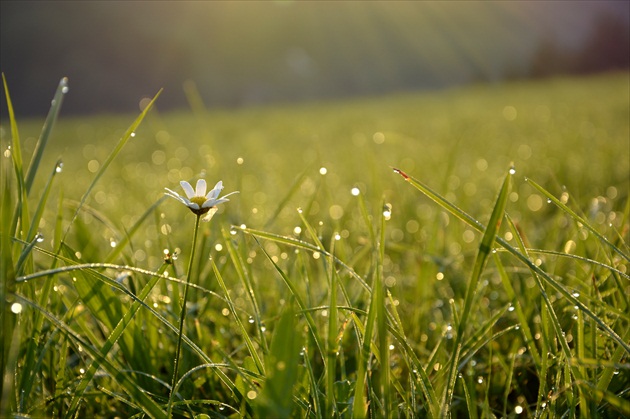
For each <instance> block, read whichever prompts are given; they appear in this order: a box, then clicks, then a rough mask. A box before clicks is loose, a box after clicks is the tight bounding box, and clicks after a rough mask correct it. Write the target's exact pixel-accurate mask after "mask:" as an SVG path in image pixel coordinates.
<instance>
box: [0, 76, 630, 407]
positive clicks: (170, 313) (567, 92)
mask: <svg viewBox="0 0 630 419" xmlns="http://www.w3.org/2000/svg"><path fill="white" fill-rule="evenodd" d="M9 87H10V86H9ZM70 87H71V86H70ZM628 87H629V86H628V74H627V73H626V74H611V75H605V76H600V77H592V78H581V79H552V80H546V81H539V82H521V83H513V84H509V85H503V86H473V87H467V88H460V89H453V90H449V91H444V92H435V93H428V94H400V95H395V96H388V97H381V98H365V99H362V100H357V101H352V102H331V103H318V104H302V105H295V106H289V105H286V106H276V107H265V108H248V109H242V110H231V111H228V110H224V111H216V110H215V111H210V112H201V111H198V113H196V114H192V113H188V112H182V113H169V114H161V113H159V100H158V101H157V103H156V106H157V109H153V110H151V111H150V112H149V113H148V114H147V115H146V116H145V117H144V119H143V120H142V118H139V120H141V121H142V123H141V125H140V126H139V127H138V128H137V129H135V128H134V129H133V136H131V135H130V132H125V130H126V129H127V127H129V125H130V124H131V123H132V121H133V120H134V119H135V116H127V115H120V116H117V115H113V116H100V117H90V118H78V119H77V118H64V117H63V112H62V113H61V115H62V116H61V118H60V119H59V120H57V122H56V125H55V127H54V131H53V132H52V134H51V135H50V136H49V137H48V142H47V148H46V152H45V153H44V154H43V155H42V158H41V160H38V161H37V165H38V166H41V167H40V171H39V175H38V176H37V177H35V178H34V183H33V189H32V192H31V195H30V199H29V200H28V203H29V205H28V206H27V214H26V215H25V216H23V217H22V218H24V219H25V220H30V219H31V218H32V217H35V218H33V219H35V220H37V219H39V218H40V216H41V220H40V221H39V226H38V227H39V228H38V229H36V230H33V232H35V231H37V232H39V233H40V234H41V236H43V240H41V239H40V240H41V241H33V242H32V244H30V245H29V244H25V243H24V242H22V241H20V240H25V241H26V243H28V242H29V240H27V239H26V238H23V237H26V236H22V235H19V236H18V235H17V233H16V235H15V236H12V237H10V238H7V237H6V231H5V226H10V225H11V222H12V220H13V218H14V213H13V212H11V211H12V208H13V207H14V205H15V202H17V199H18V196H17V191H18V187H17V182H16V179H15V176H18V177H19V175H17V174H16V175H13V174H12V173H13V168H12V164H11V160H10V159H9V158H7V157H4V156H2V158H3V167H2V170H3V176H4V178H3V185H2V187H3V188H4V189H3V204H2V205H3V207H2V208H3V213H2V217H3V222H2V226H3V236H2V239H3V240H2V244H3V251H2V255H3V256H2V261H3V264H4V265H3V269H4V267H5V266H6V267H7V269H6V270H3V273H6V278H3V281H5V282H3V287H4V286H5V285H6V284H9V282H10V281H9V282H6V281H7V279H9V277H11V278H13V277H14V275H15V272H11V269H10V267H11V266H13V265H12V264H13V263H14V262H17V261H18V260H19V259H20V255H25V258H24V259H23V260H24V263H22V264H21V266H22V267H23V268H22V269H21V272H20V273H18V276H19V275H22V277H20V278H18V281H17V284H13V283H12V282H11V283H10V284H9V285H11V286H10V287H8V288H6V290H5V291H6V295H7V297H6V298H7V301H11V302H12V301H14V300H15V299H16V298H17V300H18V301H20V302H21V303H22V305H23V306H24V308H23V311H22V312H21V313H20V314H19V315H17V316H16V315H15V314H13V313H10V312H9V311H6V312H5V313H4V314H3V316H4V320H7V321H8V320H11V319H13V320H11V321H16V323H15V324H16V325H17V326H16V328H15V330H16V332H15V333H13V335H12V337H11V338H9V336H7V335H6V332H5V339H9V340H8V341H10V342H13V346H11V345H8V344H7V345H5V348H6V351H5V357H4V358H3V366H7V368H3V371H4V372H5V374H9V378H11V377H12V375H11V374H14V373H13V372H12V369H11V365H13V366H14V367H15V371H16V372H15V383H18V384H17V385H18V388H12V390H11V391H12V392H13V393H9V395H5V394H4V393H3V399H2V400H3V410H2V412H0V413H3V412H9V411H11V412H19V413H27V414H41V413H46V414H49V415H53V416H63V415H65V414H67V413H71V412H72V411H73V408H74V407H75V406H78V407H79V409H82V410H80V412H81V413H82V414H86V415H107V414H109V413H107V412H109V411H110V409H113V410H114V411H117V412H118V413H119V414H124V415H132V414H136V413H138V412H144V414H147V415H150V416H158V417H159V416H160V415H162V414H164V412H165V411H166V403H167V400H168V394H169V392H168V386H169V385H170V384H168V382H169V381H170V378H171V375H172V364H173V357H174V353H175V342H176V336H177V329H176V328H177V319H178V318H179V304H177V301H179V299H180V294H179V292H178V287H177V286H178V284H179V286H182V285H181V284H183V282H184V281H185V280H186V278H185V271H186V263H187V260H188V258H187V257H188V255H189V254H190V251H191V249H190V238H191V231H192V227H193V225H194V215H193V214H191V213H190V212H189V211H188V209H187V208H185V207H184V206H182V205H180V204H178V203H176V201H174V200H164V199H163V192H164V187H168V188H171V189H177V188H179V186H178V182H179V181H180V180H189V181H190V180H194V179H196V178H198V177H200V176H201V177H205V178H206V179H207V180H208V182H210V183H211V184H213V182H215V181H217V180H219V179H221V180H223V182H224V184H225V186H226V191H227V192H230V191H232V190H239V191H240V194H239V195H235V196H232V197H230V198H231V201H230V202H229V203H227V204H225V205H223V206H221V207H220V209H219V211H218V213H217V214H216V215H215V216H214V218H213V219H212V221H211V222H210V223H209V224H205V223H204V224H202V226H201V230H200V240H198V248H197V258H196V261H195V267H194V269H193V271H194V272H197V273H198V274H196V275H195V276H194V277H193V278H191V280H192V283H191V286H192V288H191V291H190V295H189V296H188V306H187V307H188V309H189V314H188V317H187V322H186V325H185V327H184V333H185V335H186V336H185V339H184V345H183V346H182V350H183V352H182V355H183V356H182V360H181V365H180V371H181V372H182V374H183V378H182V380H181V382H180V383H179V387H178V390H179V392H180V396H181V401H176V403H175V411H176V412H178V414H187V413H188V414H189V415H192V414H193V412H194V413H202V412H206V413H211V414H212V415H215V416H217V415H229V414H232V413H234V412H239V413H240V414H242V415H257V414H258V415H263V414H265V415H268V414H271V413H270V412H274V411H275V412H278V414H279V415H293V416H296V417H306V416H309V417H328V416H331V415H334V416H342V417H349V416H351V415H354V416H361V415H363V414H365V413H368V414H372V415H377V416H391V417H396V416H399V415H401V416H407V417H413V416H420V417H424V416H427V415H439V414H440V412H442V413H445V412H450V413H452V415H453V416H459V415H462V414H467V415H470V416H471V417H474V416H477V415H478V416H481V417H485V416H487V415H489V414H494V415H498V416H502V415H503V416H505V415H515V414H519V412H521V413H522V414H527V415H538V416H543V417H544V416H550V417H553V416H556V415H565V414H569V415H570V414H573V413H574V412H579V413H580V414H585V415H604V414H606V413H610V412H616V413H619V412H621V413H622V414H630V413H629V410H630V407H629V406H628V404H627V402H625V401H624V398H626V397H627V388H628V383H629V381H630V378H629V377H630V374H629V371H628V367H627V360H628V348H627V342H628V338H629V337H630V336H629V335H628V323H629V322H630V319H629V316H628V314H627V313H628V297H627V294H628V292H629V291H630V290H629V286H628V281H629V279H628V271H627V269H628V256H627V255H628V253H629V252H628V212H629V204H628V188H629V184H628V182H629V180H628V179H629V175H630V155H629V154H630V151H629V149H628V147H629V143H628V141H629V138H630V130H629V126H630V122H629V118H628V110H629V107H630V104H629V97H628V96H629V95H628ZM17 122H18V123H19V129H20V130H19V132H20V138H21V154H22V156H23V159H22V160H23V161H25V162H28V161H29V159H30V156H31V154H32V153H33V151H34V149H35V148H36V144H37V143H38V142H37V138H38V137H39V133H40V131H41V127H42V124H43V121H31V120H29V121H17ZM2 130H3V131H2V152H3V155H4V154H6V155H7V156H10V153H8V152H7V147H8V145H9V142H8V141H9V138H11V137H12V136H11V134H10V128H9V126H8V125H6V124H5V123H4V121H3V125H2ZM126 136H129V139H128V141H126V142H125V143H124V148H122V149H120V150H118V149H116V148H115V147H116V144H117V142H118V139H120V138H125V137H126ZM40 143H41V141H40ZM118 144H120V143H118ZM27 157H28V158H27ZM114 157H115V159H113V158H114ZM59 158H61V159H62V161H63V170H62V171H61V172H59V171H54V173H55V178H54V182H52V181H51V180H50V179H51V178H49V177H47V176H49V173H47V171H48V168H51V169H54V168H55V167H57V166H56V165H57V161H58V159H59ZM112 159H113V160H112ZM105 162H108V163H107V164H108V165H109V166H108V167H107V170H106V171H103V172H102V176H101V177H100V179H98V182H94V181H95V177H96V176H97V174H100V173H101V172H100V171H101V169H102V167H103V164H105ZM512 164H513V165H514V167H515V173H514V174H513V175H510V176H508V178H511V180H509V182H508V183H506V184H504V187H503V188H502V184H503V182H504V179H506V175H507V172H508V169H509V168H510V167H511V165H512ZM392 167H395V168H396V169H397V170H398V172H399V173H400V174H403V175H404V177H402V178H401V177H400V176H398V175H397V174H396V173H394V172H393V171H392ZM23 172H25V170H23ZM526 178H528V179H529V180H526ZM405 179H406V180H407V182H405ZM420 180H421V181H420ZM410 183H411V185H410ZM92 184H93V189H92V190H91V191H90V192H89V194H87V196H86V200H85V202H84V204H83V205H82V208H81V209H80V210H79V212H78V217H77V218H76V220H75V221H72V220H73V214H74V213H75V212H76V211H77V208H78V207H79V206H80V202H81V200H82V197H83V195H84V194H85V193H86V191H88V188H90V187H91V185H92ZM5 185H6V186H5ZM499 190H502V191H503V193H502V194H501V195H500V197H501V198H500V199H499V200H497V195H498V193H499ZM44 192H46V194H44ZM42 197H45V198H42ZM426 197H429V198H430V199H427V198H426ZM432 200H433V201H435V202H433V201H432ZM39 202H45V203H46V205H44V206H43V207H42V211H41V214H39V213H38V211H36V208H37V207H38V205H37V204H38V203H39ZM384 204H387V205H386V207H385V210H384ZM503 205H505V213H506V217H507V218H506V219H504V220H503V222H501V223H500V225H499V222H500V221H501V219H502V218H503V217H502V216H501V214H502V213H503V210H502V208H503ZM298 208H299V210H298ZM493 208H499V210H497V212H495V214H496V215H495V218H491V213H492V212H493ZM20 211H22V209H20ZM29 211H30V212H29ZM6 217H9V218H10V219H9V220H8V221H7V220H6V219H5V218H6ZM18 218H19V217H18ZM20 219H21V218H20ZM497 220H499V222H498V221H497ZM487 223H491V226H492V227H493V228H492V229H488V230H486V229H485V225H486V224H487ZM494 228H496V237H495V234H494ZM66 230H67V231H68V234H67V236H65V239H64V240H65V244H64V246H62V248H61V250H62V251H61V252H59V253H57V250H58V248H59V245H60V236H61V235H60V232H65V231H66ZM483 231H486V232H487V233H488V234H486V236H485V237H484V239H483V240H482V237H483V234H482V232H483ZM33 237H34V236H33ZM33 237H31V239H30V240H31V241H32V240H34V239H33ZM11 240H12V243H11ZM7 243H11V244H10V245H9V244H7ZM6 246H10V247H11V249H10V250H9V251H8V252H7V251H6ZM29 246H30V247H29ZM164 249H169V251H170V253H169V255H172V254H173V252H177V253H178V254H180V255H181V257H180V258H179V259H176V260H174V261H173V262H174V263H173V264H172V265H169V266H168V268H166V266H165V265H164V264H163V262H164ZM493 249H497V250H498V251H497V252H496V253H490V252H491V251H492V250H493ZM9 255H12V258H11V257H10V256H9ZM26 256H28V259H26ZM486 260H487V264H486V263H483V262H485V261H486ZM27 261H28V263H26V262H27ZM170 261H171V259H169V262H170ZM476 261H477V262H476ZM76 263H80V264H84V265H82V267H81V268H80V269H77V270H72V271H66V270H63V269H65V268H63V266H71V265H73V264H76ZM89 263H92V265H88V264H89ZM55 266H61V267H60V268H57V269H53V268H54V267H55ZM49 268H50V269H52V270H51V272H50V274H49V275H47V276H44V277H38V276H37V275H39V274H38V273H41V272H43V271H45V270H47V269H49ZM143 269H144V270H145V271H143ZM165 269H166V270H165ZM151 272H153V273H151ZM162 272H167V273H168V278H163V277H159V280H158V281H155V278H158V277H156V276H155V275H163V274H162ZM152 278H153V279H152ZM148 281H150V282H149V283H150V284H151V285H150V286H148V285H146V284H147V282H148ZM42 284H48V285H49V286H50V285H52V286H53V289H52V290H51V292H50V298H43V297H42V295H43V294H42V292H43V291H42V290H43V289H45V288H42ZM331 287H332V288H331ZM9 288H10V289H9ZM14 288H15V289H14ZM151 288H153V290H152V291H150V290H151ZM90 289H93V290H101V291H99V292H98V293H90ZM14 293H15V294H16V296H15V297H14V296H13V295H14ZM94 294H96V295H94ZM44 296H46V295H44ZM5 306H6V310H9V308H10V304H5ZM36 306H39V308H37V307H36ZM128 307H131V310H130V311H126V310H127V308H128ZM38 310H40V311H38ZM38 312H41V313H42V314H41V315H42V316H43V319H44V320H43V323H42V325H41V326H38V325H37V324H34V323H33V319H35V318H36V317H37V314H36V313H38ZM123 313H128V314H127V315H126V316H125V315H124V314H123ZM235 316H237V317H238V319H236V318H235ZM118 321H121V322H122V323H118ZM278 325H282V329H279V328H278V327H276V326H278ZM11 330H14V329H13V327H11ZM33 332H35V335H36V336H35V337H34V338H35V339H36V340H37V342H38V344H37V345H33V344H32V343H29V342H33V341H29V338H28V336H32V333H33ZM29 333H30V334H31V335H29ZM115 336H118V337H120V341H118V337H115ZM280 342H287V343H286V346H285V347H283V346H282V344H281V343H280ZM29 345H30V346H29ZM86 346H88V347H89V350H87V349H86V348H85V347H86ZM29 347H30V348H32V349H31V351H34V352H32V353H31V355H28V353H26V352H25V351H26V349H25V348H29ZM300 347H301V348H302V349H301V350H300V349H299V348H300ZM136 350H137V351H141V352H142V354H140V353H136ZM11 351H13V352H11ZM296 351H297V352H299V353H297V354H296ZM12 354H13V355H12ZM12 357H13V358H12ZM12 359H13V360H14V361H13V362H14V364H11V362H10V361H11V360H12ZM93 360H96V361H97V362H98V364H92V362H93ZM296 363H297V364H296ZM99 364H100V366H101V369H97V368H96V367H97V365H99ZM90 365H92V368H91V369H90V368H89V366H90ZM25 366H26V367H28V368H29V371H28V372H25V371H24V367H25ZM114 371H118V373H114ZM25 374H29V375H25ZM86 375H87V376H89V375H93V378H91V380H87V379H85V376H86ZM333 375H334V376H333ZM24 377H27V378H28V377H32V381H29V380H31V378H29V380H26V379H25V378H24ZM5 378H6V376H5ZM10 381H11V380H9V382H10ZM23 382H27V383H29V386H30V388H29V397H28V398H27V399H21V398H20V397H19V390H20V389H19V386H20V385H21V384H19V383H23ZM5 383H7V381H5ZM7 385H8V384H5V387H3V389H6V388H11V386H9V387H7ZM129 386H135V387H137V389H136V391H133V389H132V390H130V387H129ZM287 386H288V387H287ZM283 388H292V389H293V393H292V394H290V392H289V390H287V393H286V394H279V393H278V392H279V391H280V389H283ZM140 389H141V390H142V394H141V392H140V391H138V390H140ZM144 391H146V392H147V393H144ZM11 394H16V395H17V396H12V395H11ZM291 395H292V396H293V398H291ZM147 396H148V397H147ZM77 397H78V398H80V400H81V402H80V403H79V404H76V403H78V402H79V399H77ZM175 400H178V399H175ZM288 400H291V402H288ZM69 407H72V409H70V410H68V408H69ZM366 409H369V410H366Z"/></svg>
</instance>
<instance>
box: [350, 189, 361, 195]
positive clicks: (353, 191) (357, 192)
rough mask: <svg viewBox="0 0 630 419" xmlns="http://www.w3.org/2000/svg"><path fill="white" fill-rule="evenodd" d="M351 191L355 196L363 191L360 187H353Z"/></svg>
mask: <svg viewBox="0 0 630 419" xmlns="http://www.w3.org/2000/svg"><path fill="white" fill-rule="evenodd" d="M350 193H351V194H352V195H354V196H359V194H360V193H361V191H360V190H359V188H352V189H351V190H350Z"/></svg>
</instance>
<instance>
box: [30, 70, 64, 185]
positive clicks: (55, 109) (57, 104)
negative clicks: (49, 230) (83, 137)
mask: <svg viewBox="0 0 630 419" xmlns="http://www.w3.org/2000/svg"><path fill="white" fill-rule="evenodd" d="M66 93H68V78H66V77H64V78H62V79H61V81H60V82H59V86H58V87H57V91H56V92H55V96H54V97H53V100H52V104H51V105H50V110H49V111H48V116H47V117H46V121H45V122H44V126H43V128H42V132H41V134H40V136H39V139H38V140H37V144H36V145H35V151H33V157H32V158H31V163H30V164H29V166H28V171H27V172H26V181H25V183H26V193H27V195H28V194H29V193H30V192H31V186H33V181H34V180H35V175H36V174H37V169H38V168H39V165H40V163H41V160H42V156H43V155H44V150H45V149H46V145H47V144H48V139H49V138H50V134H51V133H52V129H53V127H54V126H55V122H56V121H57V117H58V116H59V111H60V110H61V103H62V102H63V98H64V96H65V95H66Z"/></svg>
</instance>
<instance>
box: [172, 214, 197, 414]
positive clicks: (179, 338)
mask: <svg viewBox="0 0 630 419" xmlns="http://www.w3.org/2000/svg"><path fill="white" fill-rule="evenodd" d="M200 219H201V215H199V214H196V215H195V229H194V232H193V239H192V247H191V250H190V259H189V260H188V270H187V273H186V285H185V286H184V299H183V301H182V308H181V314H180V315H179V334H178V335H177V349H176V350H175V361H174V364H173V379H172V381H171V392H170V395H169V396H168V406H167V408H166V416H167V417H168V418H170V417H171V413H172V409H173V398H174V397H175V384H177V377H178V375H179V357H180V351H181V349H182V335H183V334H184V321H185V320H186V300H187V298H188V288H189V286H190V278H191V276H192V267H193V261H194V258H195V249H196V247H197V246H196V244H197V233H198V232H199V221H200Z"/></svg>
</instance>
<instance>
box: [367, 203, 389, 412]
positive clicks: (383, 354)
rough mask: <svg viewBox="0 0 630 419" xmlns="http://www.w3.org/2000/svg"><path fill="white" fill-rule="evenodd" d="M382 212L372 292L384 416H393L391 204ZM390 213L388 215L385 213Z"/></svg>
mask: <svg viewBox="0 0 630 419" xmlns="http://www.w3.org/2000/svg"><path fill="white" fill-rule="evenodd" d="M382 208H383V210H382V211H381V212H380V220H381V225H380V236H379V240H378V242H377V243H375V244H376V250H377V257H376V275H375V281H374V282H375V283H374V286H373V287H372V290H373V291H372V292H375V293H376V296H375V297H374V299H375V300H376V303H375V304H376V329H377V331H378V341H377V342H378V352H379V355H380V359H379V378H380V383H379V387H380V388H379V393H380V395H381V397H382V403H383V416H384V417H387V418H389V417H391V415H392V414H393V412H394V409H393V408H392V405H391V402H392V396H391V394H390V389H391V383H392V375H391V369H390V364H389V363H390V356H389V341H388V333H387V308H386V307H385V284H384V283H383V264H384V260H385V222H386V221H387V219H389V217H390V215H391V205H389V204H386V205H383V206H382ZM386 213H388V214H389V215H388V216H385V214H386Z"/></svg>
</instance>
